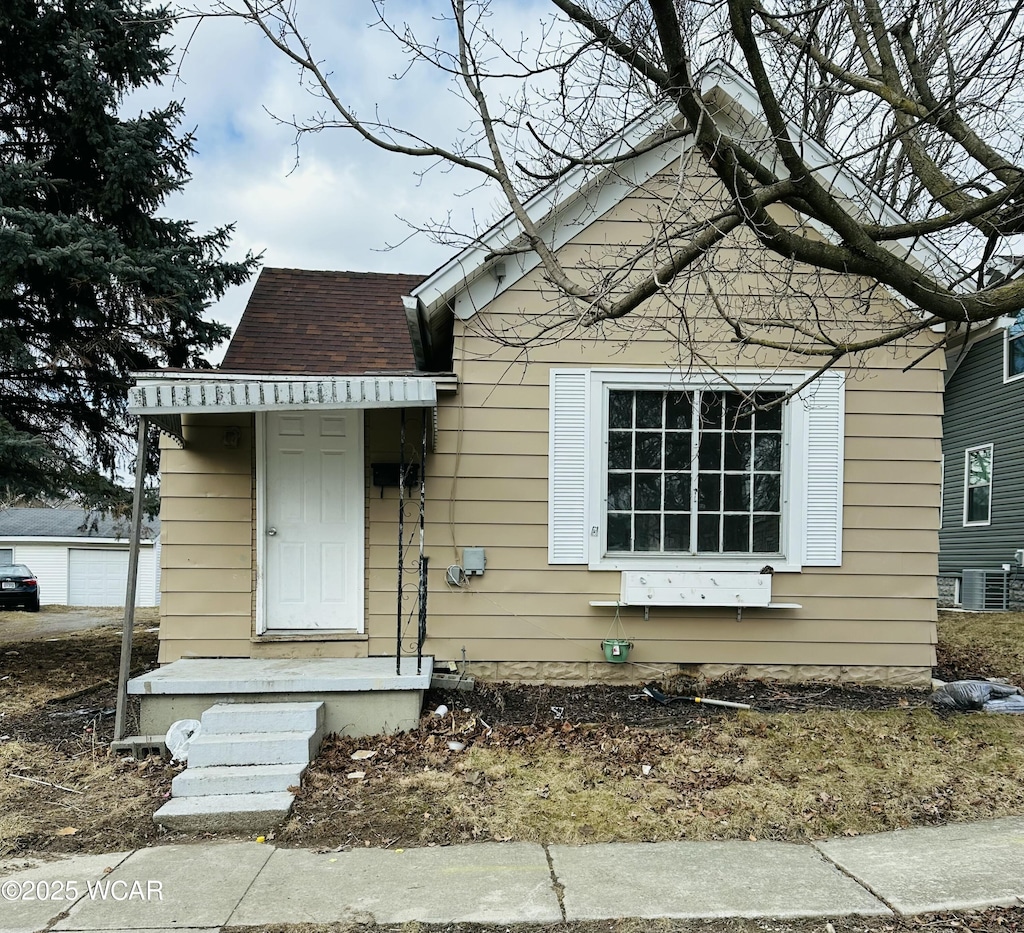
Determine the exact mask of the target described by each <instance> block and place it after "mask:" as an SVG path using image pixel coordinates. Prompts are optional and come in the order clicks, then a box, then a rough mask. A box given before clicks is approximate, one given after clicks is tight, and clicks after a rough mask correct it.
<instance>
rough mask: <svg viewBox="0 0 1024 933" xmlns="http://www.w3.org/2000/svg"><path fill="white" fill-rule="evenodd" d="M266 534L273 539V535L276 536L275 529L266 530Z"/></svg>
mask: <svg viewBox="0 0 1024 933" xmlns="http://www.w3.org/2000/svg"><path fill="white" fill-rule="evenodd" d="M267 534H268V535H270V536H271V537H273V536H274V535H276V534H277V529H276V528H268V529H267Z"/></svg>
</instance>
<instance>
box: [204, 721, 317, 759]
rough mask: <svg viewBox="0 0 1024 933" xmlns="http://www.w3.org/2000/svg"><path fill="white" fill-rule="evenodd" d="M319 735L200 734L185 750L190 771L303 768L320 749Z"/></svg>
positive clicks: (309, 732)
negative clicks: (229, 767)
mask: <svg viewBox="0 0 1024 933" xmlns="http://www.w3.org/2000/svg"><path fill="white" fill-rule="evenodd" d="M322 738H323V736H322V735H321V733H320V732H319V731H315V730H312V729H310V730H305V731H302V732H291V731H289V732H258V733H254V732H232V733H222V734H219V735H206V734H205V733H200V734H199V736H198V738H196V739H195V740H194V741H193V742H192V746H191V747H190V748H189V750H188V764H189V767H190V768H208V767H212V766H215V765H284V764H301V765H304V764H307V763H308V762H309V761H311V760H312V759H313V758H314V757H315V756H316V753H317V751H318V750H319V748H320V740H321V739H322Z"/></svg>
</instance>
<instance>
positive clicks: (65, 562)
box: [0, 508, 160, 606]
mask: <svg viewBox="0 0 1024 933" xmlns="http://www.w3.org/2000/svg"><path fill="white" fill-rule="evenodd" d="M128 536H129V521H128V520H127V519H115V518H111V517H109V516H107V515H103V514H102V513H99V512H91V511H86V510H85V509H51V508H25V509H4V510H3V511H0V565H3V564H8V563H13V564H25V565H26V566H27V567H28V568H29V569H30V570H31V571H32V572H33V573H34V574H35V575H36V577H37V579H38V580H39V595H40V602H41V603H42V604H43V605H51V606H52V605H58V606H123V605H124V594H125V585H126V583H127V579H128ZM135 602H136V605H138V606H156V605H158V604H159V602H160V520H159V519H153V520H152V521H148V522H145V523H144V524H143V527H142V540H141V545H140V548H139V581H138V588H137V590H136V601H135Z"/></svg>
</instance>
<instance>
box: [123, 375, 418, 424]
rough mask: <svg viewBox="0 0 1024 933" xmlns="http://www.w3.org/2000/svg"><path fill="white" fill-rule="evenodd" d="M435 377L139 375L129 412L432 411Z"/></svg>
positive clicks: (153, 414) (156, 414) (155, 414)
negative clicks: (397, 409) (319, 409)
mask: <svg viewBox="0 0 1024 933" xmlns="http://www.w3.org/2000/svg"><path fill="white" fill-rule="evenodd" d="M435 404H437V385H436V380H435V379H434V378H433V377H431V376H394V375H380V376H267V375H263V376H259V375H235V374H228V373H218V372H211V373H209V374H205V373H204V374H203V375H199V374H197V373H161V374H159V375H147V374H145V373H142V374H139V375H138V376H137V377H136V384H135V386H134V387H133V388H132V389H130V390H129V394H128V410H129V411H130V412H131V413H132V414H133V415H140V416H145V417H148V418H153V419H154V420H158V419H159V418H160V417H161V416H168V415H182V414H190V413H199V412H204V413H211V414H212V413H215V412H241V411H285V410H289V409H291V410H295V409H317V408H332V409H337V408H417V407H418V408H430V407H432V406H434V405H435Z"/></svg>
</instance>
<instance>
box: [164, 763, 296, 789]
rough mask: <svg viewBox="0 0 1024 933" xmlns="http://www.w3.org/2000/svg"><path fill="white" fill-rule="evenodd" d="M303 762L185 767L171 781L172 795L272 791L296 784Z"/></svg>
mask: <svg viewBox="0 0 1024 933" xmlns="http://www.w3.org/2000/svg"><path fill="white" fill-rule="evenodd" d="M305 771H306V765H304V764H287V765H215V766H212V767H207V768H196V767H188V768H186V769H185V770H184V771H182V772H181V774H179V775H177V777H175V778H174V780H173V781H171V794H172V795H173V796H175V797H209V796H213V795H224V794H273V793H282V792H284V791H287V790H288V788H289V787H298V786H299V784H300V783H301V782H302V775H303V774H304V773H305Z"/></svg>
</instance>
